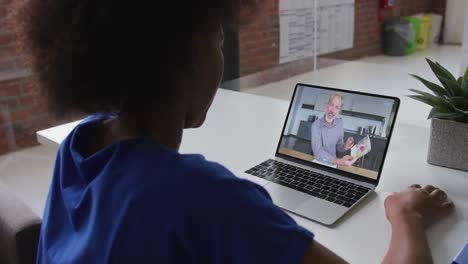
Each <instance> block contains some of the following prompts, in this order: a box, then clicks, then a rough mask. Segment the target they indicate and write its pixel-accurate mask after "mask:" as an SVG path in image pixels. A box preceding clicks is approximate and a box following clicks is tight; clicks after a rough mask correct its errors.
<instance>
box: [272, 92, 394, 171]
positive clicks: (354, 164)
mask: <svg viewBox="0 0 468 264" xmlns="http://www.w3.org/2000/svg"><path fill="white" fill-rule="evenodd" d="M396 108H397V103H396V102H395V100H394V99H387V98H380V97H374V96H368V95H362V94H356V93H349V92H337V91H334V90H329V89H325V88H315V87H305V86H300V87H298V88H297V91H296V93H295V96H294V100H293V105H292V107H291V110H290V112H289V116H288V120H287V123H286V127H285V130H284V133H283V135H282V138H281V142H280V146H279V150H278V152H279V153H281V154H283V155H287V156H291V157H295V158H299V159H302V160H306V161H310V162H314V163H318V164H321V165H324V166H328V167H333V168H337V169H339V170H343V171H347V172H350V173H353V174H357V175H360V176H364V177H368V178H371V179H377V177H378V174H379V171H380V170H381V167H382V164H383V158H384V155H385V152H386V147H387V141H388V135H389V133H390V128H391V127H392V123H393V122H394V119H395V112H396Z"/></svg>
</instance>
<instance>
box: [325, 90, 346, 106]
mask: <svg viewBox="0 0 468 264" xmlns="http://www.w3.org/2000/svg"><path fill="white" fill-rule="evenodd" d="M333 97H338V98H340V100H341V106H343V104H344V96H343V95H342V94H341V93H335V94H332V95H331V96H330V98H329V99H328V104H330V103H331V100H332V99H333Z"/></svg>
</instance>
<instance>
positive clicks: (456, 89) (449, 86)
mask: <svg viewBox="0 0 468 264" xmlns="http://www.w3.org/2000/svg"><path fill="white" fill-rule="evenodd" d="M437 78H439V80H440V82H441V83H442V85H443V86H444V87H445V89H446V90H447V91H449V92H450V95H451V96H463V95H464V93H463V91H462V89H461V87H460V86H459V85H458V83H457V81H454V80H449V79H447V78H445V77H442V76H439V75H438V76H437Z"/></svg>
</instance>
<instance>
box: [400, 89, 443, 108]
mask: <svg viewBox="0 0 468 264" xmlns="http://www.w3.org/2000/svg"><path fill="white" fill-rule="evenodd" d="M415 91H416V90H415ZM419 93H424V92H419ZM428 95H429V96H426V95H408V97H409V98H413V99H414V100H417V101H420V102H423V103H425V104H428V105H430V106H432V107H450V104H449V103H448V102H447V101H445V100H444V99H442V98H440V97H436V96H434V95H431V94H428Z"/></svg>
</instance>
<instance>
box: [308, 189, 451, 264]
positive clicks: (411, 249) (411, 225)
mask: <svg viewBox="0 0 468 264" xmlns="http://www.w3.org/2000/svg"><path fill="white" fill-rule="evenodd" d="M452 209H453V203H452V202H451V201H450V200H449V199H448V197H447V195H446V194H445V192H444V191H442V190H440V189H438V188H435V187H434V186H431V185H426V186H424V187H423V188H421V186H420V185H417V184H415V185H412V186H410V187H409V188H407V189H405V190H403V191H402V192H399V193H394V194H392V195H390V196H389V197H387V199H385V214H386V216H387V219H388V220H389V222H390V224H391V225H392V238H391V241H390V247H389V249H388V251H387V254H386V256H385V258H384V260H383V263H385V264H393V263H398V264H406V263H412V264H418V263H421V264H422V263H429V264H430V263H433V261H432V256H431V251H430V248H429V245H428V242H427V237H426V232H425V229H426V227H428V226H429V225H431V224H432V223H434V222H435V221H437V220H438V219H440V218H441V217H444V216H445V215H447V214H448V213H449V212H450V211H451V210H452ZM303 263H319V264H325V263H346V262H345V261H344V260H343V259H341V258H340V257H339V256H337V255H336V254H334V253H333V252H332V251H330V250H328V249H327V248H325V247H324V246H322V245H320V244H319V243H318V242H315V241H314V242H312V245H311V246H310V247H309V250H308V251H307V253H306V255H305V256H304V259H303Z"/></svg>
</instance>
